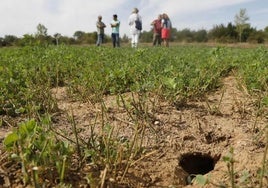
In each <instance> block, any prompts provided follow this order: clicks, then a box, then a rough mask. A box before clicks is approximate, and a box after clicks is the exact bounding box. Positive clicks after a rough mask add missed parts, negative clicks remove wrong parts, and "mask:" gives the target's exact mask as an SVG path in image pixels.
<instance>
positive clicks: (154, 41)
mask: <svg viewBox="0 0 268 188" xmlns="http://www.w3.org/2000/svg"><path fill="white" fill-rule="evenodd" d="M157 39H158V38H157V33H154V36H153V46H155V45H156V42H157Z"/></svg>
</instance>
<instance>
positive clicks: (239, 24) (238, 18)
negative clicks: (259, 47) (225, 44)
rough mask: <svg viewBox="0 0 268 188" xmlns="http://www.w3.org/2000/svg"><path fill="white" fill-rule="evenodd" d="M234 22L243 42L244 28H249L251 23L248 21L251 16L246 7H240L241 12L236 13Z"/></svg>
mask: <svg viewBox="0 0 268 188" xmlns="http://www.w3.org/2000/svg"><path fill="white" fill-rule="evenodd" d="M234 19H235V20H234V22H235V24H236V29H237V32H238V35H239V41H240V42H242V33H243V31H244V29H246V28H249V27H250V25H249V24H248V23H247V21H248V20H249V17H248V15H247V10H246V9H240V11H239V13H238V14H236V15H235V18H234Z"/></svg>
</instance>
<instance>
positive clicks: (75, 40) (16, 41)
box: [0, 9, 268, 47]
mask: <svg viewBox="0 0 268 188" xmlns="http://www.w3.org/2000/svg"><path fill="white" fill-rule="evenodd" d="M248 20H249V16H248V15H247V13H246V9H240V11H239V13H237V14H236V15H235V17H234V23H232V22H229V23H228V24H226V25H225V24H218V25H214V26H213V28H212V29H210V30H205V29H200V30H191V29H188V28H185V29H182V30H177V29H176V28H173V29H172V32H171V33H172V38H171V42H184V43H192V42H198V43H205V42H217V43H237V42H248V43H265V41H268V26H267V27H265V29H263V30H257V29H256V28H254V27H251V25H250V23H249V22H248ZM36 29H37V31H36V33H35V34H25V35H23V37H21V38H18V37H16V36H14V35H5V36H4V37H3V38H1V37H0V47H3V46H33V45H58V44H67V45H86V44H95V43H96V39H97V32H90V33H88V32H84V31H76V32H75V33H74V34H73V36H72V37H68V36H62V35H61V34H60V33H55V34H54V35H53V36H51V35H48V34H47V28H46V27H45V26H44V25H42V24H41V23H40V24H38V25H37V27H36ZM152 38H153V31H152V30H150V31H143V32H142V33H141V36H140V42H143V43H151V42H152ZM105 39H106V40H105V42H106V43H109V42H110V41H111V37H110V36H109V35H105ZM129 40H130V39H129V38H128V37H127V36H126V35H123V36H121V42H122V43H127V42H129Z"/></svg>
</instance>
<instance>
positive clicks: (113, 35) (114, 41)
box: [112, 33, 116, 48]
mask: <svg viewBox="0 0 268 188" xmlns="http://www.w3.org/2000/svg"><path fill="white" fill-rule="evenodd" d="M112 42H113V47H114V48H115V43H116V36H115V34H114V33H112Z"/></svg>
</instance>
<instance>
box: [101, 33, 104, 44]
mask: <svg viewBox="0 0 268 188" xmlns="http://www.w3.org/2000/svg"><path fill="white" fill-rule="evenodd" d="M103 42H104V34H100V44H102V43H103Z"/></svg>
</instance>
